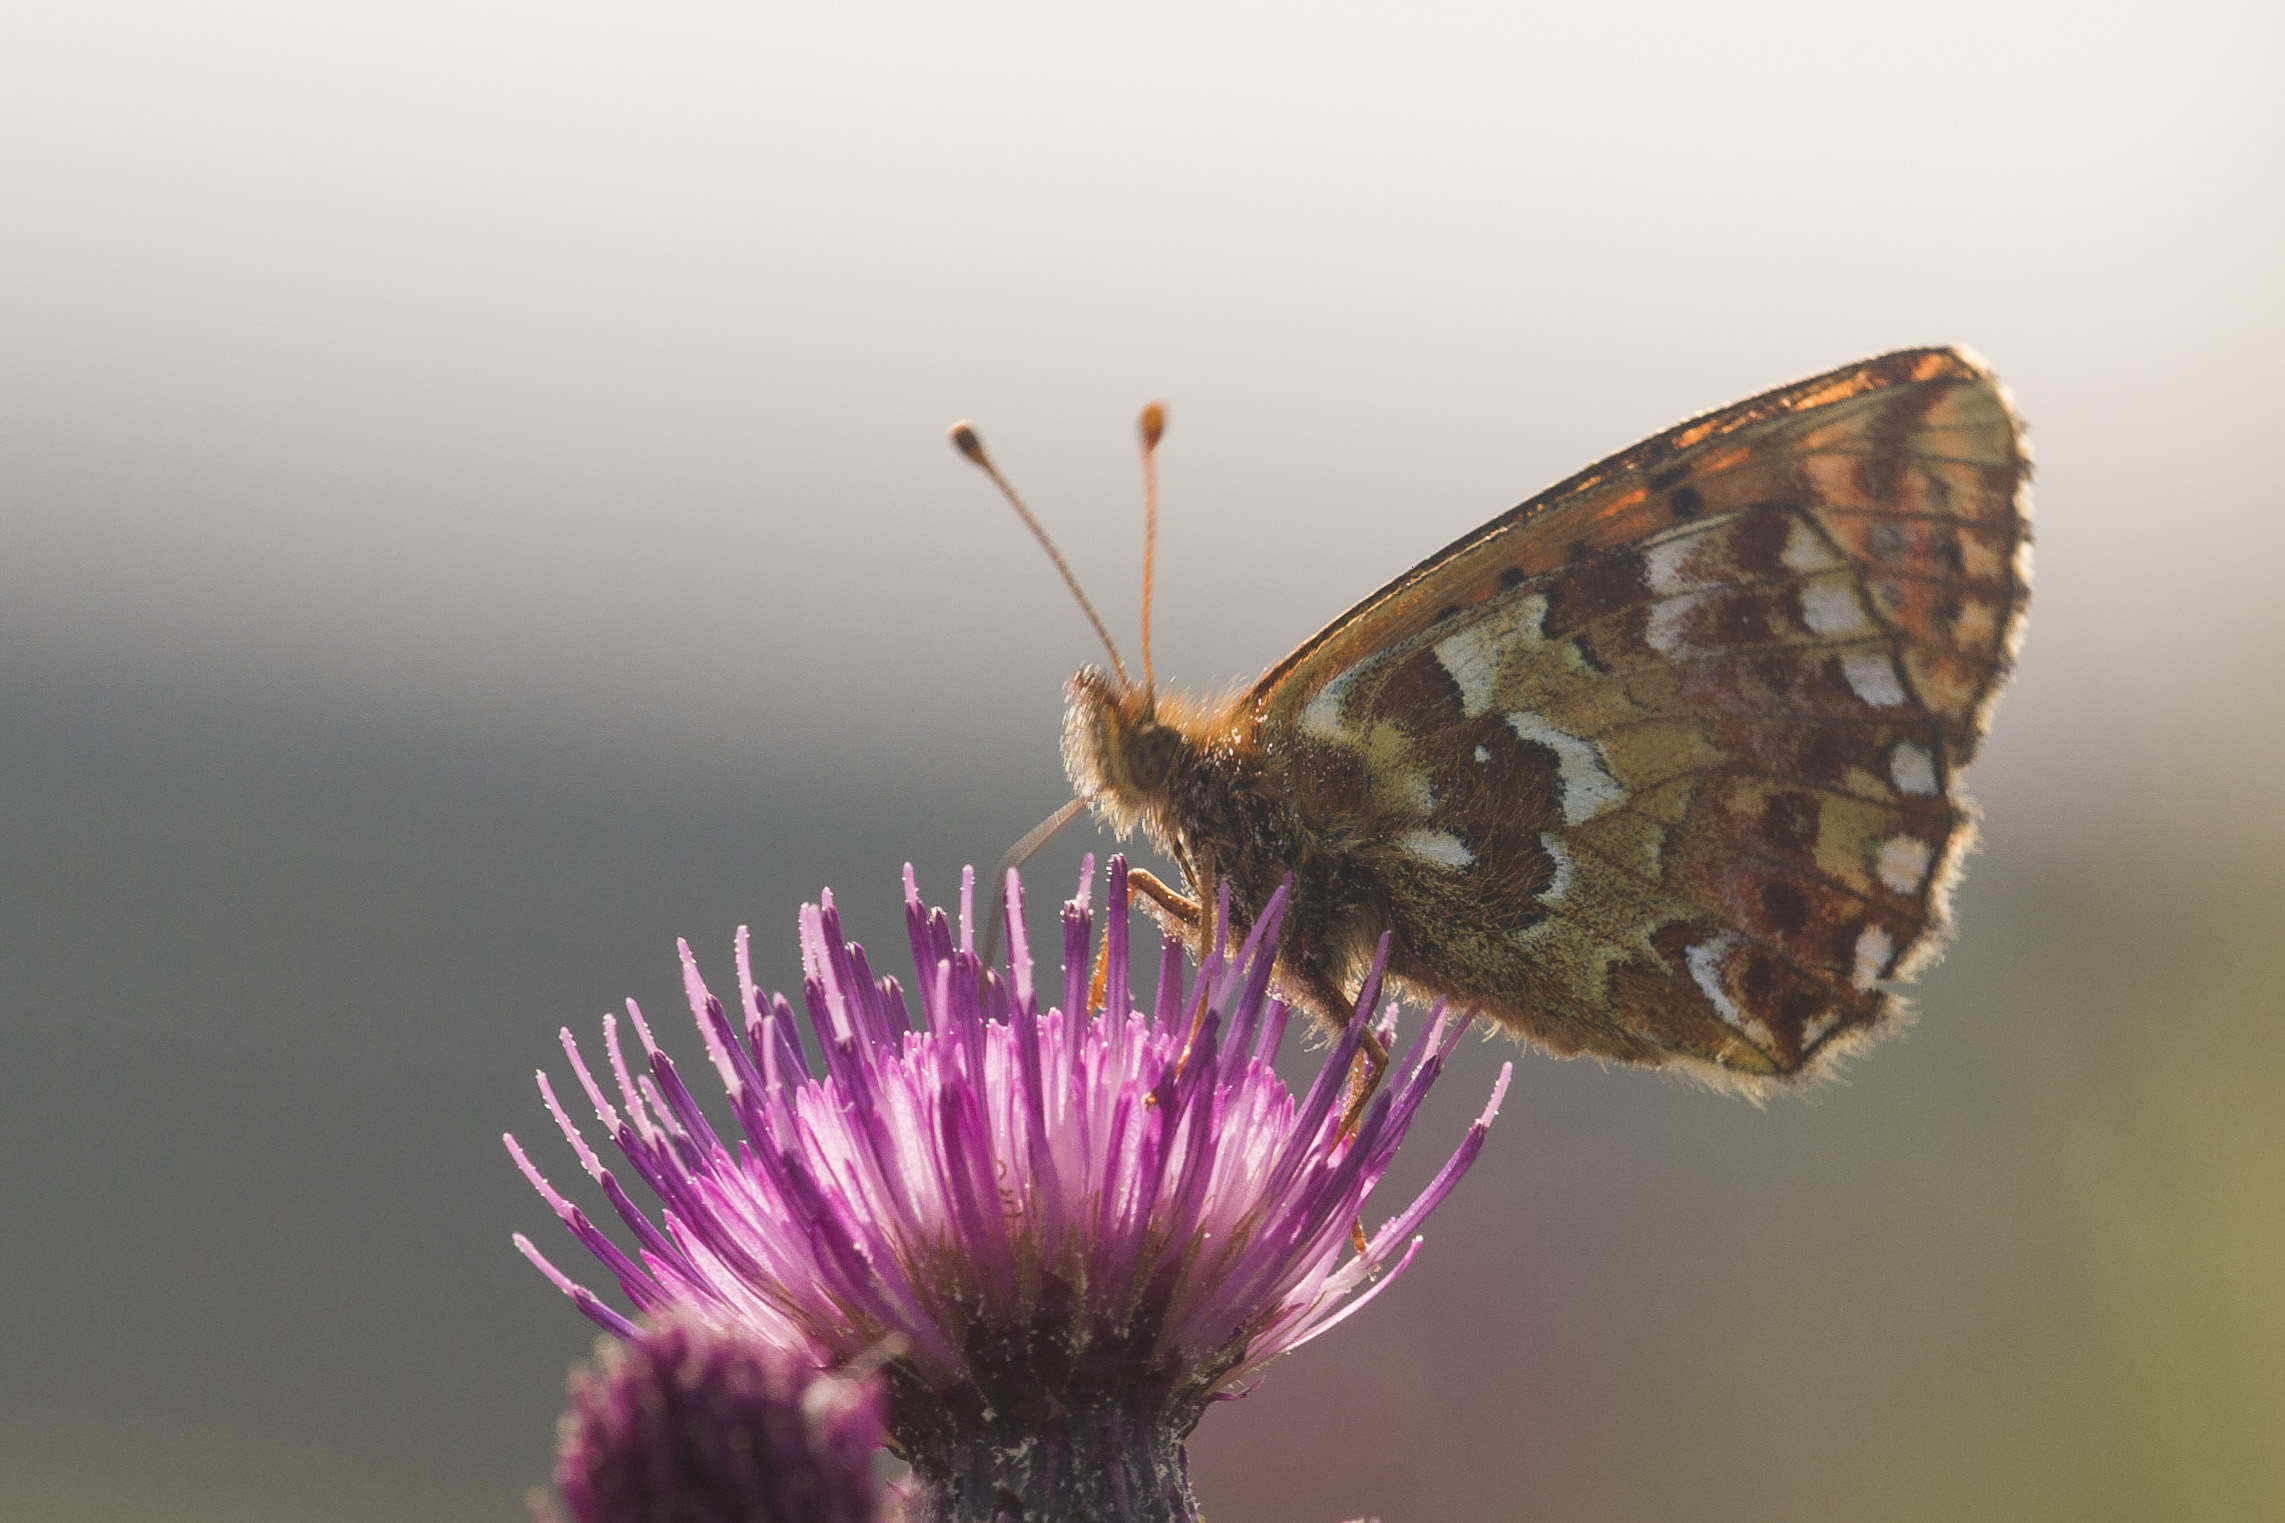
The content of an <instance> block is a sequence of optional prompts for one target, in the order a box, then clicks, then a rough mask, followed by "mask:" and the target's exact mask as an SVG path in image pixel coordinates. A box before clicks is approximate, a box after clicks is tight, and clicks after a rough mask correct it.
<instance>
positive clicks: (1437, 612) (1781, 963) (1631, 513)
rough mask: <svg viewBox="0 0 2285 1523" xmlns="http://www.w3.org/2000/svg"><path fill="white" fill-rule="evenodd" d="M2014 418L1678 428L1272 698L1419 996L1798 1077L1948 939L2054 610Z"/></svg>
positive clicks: (1296, 770)
mask: <svg viewBox="0 0 2285 1523" xmlns="http://www.w3.org/2000/svg"><path fill="white" fill-rule="evenodd" d="M2026 471H2027V468H2026V464H2025V460H2024V456H2023V451H2022V448H2021V444H2020V439H2019V434H2018V428H2017V425H2016V423H2015V420H2014V417H2013V415H2012V413H2011V412H2010V411H2009V409H2008V406H2007V403H2006V400H2005V398H2004V395H2003V394H2002V393H2001V392H2000V391H1999V389H1998V387H1997V385H1996V383H1994V382H1993V381H1992V380H1991V378H1990V376H1989V375H1988V373H1986V372H1985V371H1984V370H1983V369H1982V367H1980V366H1978V365H1976V364H1975V363H1974V362H1973V361H1971V360H1968V359H1966V358H1965V357H1963V356H1960V355H1958V354H1957V353H1955V352H1953V351H1947V350H1922V351H1910V352H1907V353H1903V354H1897V355H1888V356H1883V357H1881V358H1879V359H1876V360H1872V361H1867V362H1865V363H1864V364H1862V365H1858V366H1853V367H1849V368H1847V369H1845V370H1841V371H1836V372H1834V373H1833V374H1831V375H1829V376H1823V377H1818V378H1816V379H1814V380H1811V381H1806V382H1802V383H1799V384H1797V385H1795V386H1792V387H1788V388H1783V389H1781V390H1779V391H1776V392H1772V393H1769V394H1768V395H1766V396H1763V397H1758V398H1755V399H1753V400H1751V401H1748V402H1744V403H1740V404H1738V405H1737V406H1735V407H1732V408H1729V409H1725V410H1723V411H1722V412H1718V413H1714V414H1710V415H1708V416H1707V417H1704V418H1701V419H1697V420H1694V421H1692V422H1690V423H1686V424H1684V425H1681V426H1679V427H1677V428H1675V429H1673V430H1670V431H1669V432H1668V433H1666V434H1663V435H1660V436H1659V437H1657V438H1655V439H1652V440H1650V441H1647V442H1646V443H1644V444H1642V445H1638V446H1636V447H1635V448H1634V449H1632V450H1629V451H1627V452H1625V453H1624V454H1621V455H1619V456H1616V457H1613V459H1612V460H1610V461H1606V462H1604V463H1603V464H1601V465H1599V466H1596V467H1593V468H1591V469H1590V470H1588V471H1586V472H1583V473H1581V475H1580V476H1578V477H1574V478H1573V479H1572V480H1571V481H1570V482H1567V483H1564V484H1563V485H1562V486H1560V487H1557V488H1556V489H1554V490H1552V491H1550V492H1548V493H1546V494H1543V495H1542V496H1541V497H1539V498H1536V499H1534V500H1533V501H1532V502H1530V503H1527V504H1525V505H1524V506H1523V507H1522V508H1519V509H1517V510H1515V511H1514V512H1513V513H1510V514H1508V515H1506V516H1504V517H1503V518H1501V519H1498V520H1495V521H1494V522H1493V523H1491V524H1489V525H1486V526H1485V527H1484V528H1483V529H1481V530H1479V531H1477V532H1476V533H1475V534H1473V535H1471V536H1469V537H1468V538H1467V539H1465V540H1463V541H1461V542H1460V543H1459V544H1458V545H1455V546H1454V547H1452V548H1451V549H1450V550H1448V551H1446V552H1445V553H1444V554H1443V555H1441V556H1439V557H1437V558H1436V559H1434V560H1432V561H1431V562H1428V563H1425V564H1424V565H1423V566H1422V567H1420V568H1417V569H1416V570H1415V571H1413V572H1411V573H1408V574H1407V575H1406V576H1405V577H1402V578H1399V579H1398V580H1397V581H1396V582H1394V583H1392V584H1390V586H1389V587H1388V588H1386V589H1384V590H1383V591H1382V592H1381V593H1379V594H1376V595H1375V596H1374V597H1373V598H1371V599H1368V600H1366V602H1364V603H1363V604H1360V605H1359V606H1358V608H1357V609H1355V610H1353V611H1352V612H1351V614H1349V615H1348V616H1346V617H1345V618H1344V619H1343V620H1341V621H1338V622H1337V623H1336V624H1335V625H1333V626H1332V627H1330V628H1329V629H1328V630H1327V631H1326V632H1325V633H1323V634H1321V635H1320V636H1318V637H1317V638H1316V639H1315V640H1312V641H1311V642H1309V644H1307V645H1305V646H1303V647H1302V649H1301V650H1299V651H1297V652H1296V653H1295V655H1294V656H1293V657H1291V658H1289V659H1288V660H1287V661H1286V662H1285V663H1283V664H1281V666H1280V667H1278V668H1277V669H1275V670H1273V671H1272V672H1271V673H1270V675H1269V676H1268V677H1266V678H1265V679H1264V680H1263V682H1262V683H1261V684H1260V685H1258V686H1257V687H1256V689H1255V690H1254V695H1253V712H1254V716H1255V720H1256V724H1257V726H1258V729H1257V734H1258V736H1259V738H1260V742H1261V745H1262V749H1263V753H1264V755H1265V757H1266V758H1268V760H1269V763H1270V765H1271V766H1273V767H1274V768H1277V769H1279V771H1280V773H1281V775H1282V776H1283V777H1285V778H1286V779H1287V780H1288V782H1289V784H1290V786H1289V788H1288V789H1287V790H1286V791H1287V793H1288V796H1290V797H1292V798H1294V799H1296V800H1297V801H1298V802H1299V804H1300V805H1301V807H1303V808H1304V809H1306V810H1308V811H1309V812H1310V813H1311V814H1312V815H1313V816H1315V818H1313V819H1312V821H1311V827H1310V828H1311V829H1312V830H1315V831H1319V832H1321V833H1322V834H1323V836H1324V838H1325V839H1328V840H1339V841H1342V842H1343V843H1345V849H1347V850H1349V851H1351V852H1352V853H1353V854H1354V856H1355V857H1356V859H1357V860H1358V862H1359V863H1360V864H1361V865H1362V866H1364V867H1365V868H1366V870H1367V875H1368V876H1369V877H1370V878H1372V879H1373V880H1374V881H1376V882H1377V883H1378V884H1379V886H1380V892H1381V893H1382V894H1383V895H1385V902H1386V913H1387V919H1388V923H1389V925H1390V927H1391V929H1393V930H1394V932H1395V933H1396V950H1395V952H1394V953H1393V960H1392V970H1393V971H1397V972H1400V973H1401V974H1402V975H1403V976H1404V977H1405V979H1406V981H1407V982H1409V983H1411V984H1412V985H1413V986H1414V987H1416V988H1417V989H1419V990H1421V991H1422V992H1430V993H1439V994H1446V995H1449V996H1451V997H1453V998H1454V999H1455V1001H1456V1002H1458V1003H1460V1004H1461V1005H1463V1006H1466V1007H1471V1008H1474V1009H1476V1010H1477V1011H1478V1012H1479V1013H1482V1014H1484V1015H1487V1016H1490V1017H1492V1018H1495V1019H1498V1020H1500V1021H1501V1022H1502V1023H1504V1024H1506V1025H1508V1026H1510V1027H1511V1028H1514V1029H1517V1030H1519V1031H1521V1032H1523V1033H1525V1034H1527V1035H1530V1036H1532V1037H1534V1038H1535V1039H1537V1040H1538V1041H1540V1042H1541V1043H1542V1044H1543V1045H1546V1046H1548V1047H1550V1048H1552V1049H1554V1050H1557V1051H1586V1052H1592V1053H1597V1054H1601V1055H1605V1056H1610V1057H1616V1058H1621V1059H1626V1060H1630V1061H1643V1062H1673V1061H1681V1062H1684V1063H1687V1064H1691V1065H1693V1066H1700V1067H1702V1068H1704V1069H1705V1070H1707V1071H1709V1072H1718V1073H1730V1074H1751V1073H1767V1074H1791V1073H1796V1072H1799V1071H1802V1070H1803V1069H1805V1068H1808V1067H1810V1066H1812V1065H1815V1064H1817V1063H1819V1062H1821V1061H1822V1060H1823V1059H1824V1058H1825V1057H1827V1056H1828V1055H1829V1054H1831V1053H1834V1052H1837V1051H1839V1050H1842V1049H1843V1048H1845V1047H1846V1046H1848V1045H1850V1044H1851V1039H1852V1038H1853V1037H1855V1036H1858V1035H1861V1034H1862V1033H1865V1032H1868V1031H1870V1030H1872V1029H1873V1028H1875V1027H1877V1026H1879V1025H1880V1024H1881V1023H1882V1022H1883V1020H1884V1019H1886V1018H1887V1017H1888V1016H1889V1015H1890V1014H1891V1011H1892V1008H1893V1004H1894V1000H1893V996H1892V995H1891V994H1890V993H1889V992H1888V991H1887V990H1886V988H1885V987H1884V985H1885V984H1886V982H1887V981H1888V980H1890V979H1892V978H1895V977H1898V976H1901V975H1902V974H1904V973H1906V972H1908V971H1910V968H1911V967H1912V966H1913V965H1914V964H1915V963H1916V962H1918V961H1921V960H1924V959H1925V957H1926V956H1927V955H1928V953H1929V952H1930V951H1932V950H1933V948H1934V946H1935V944H1936V942H1937V941H1938V939H1939V938H1940V933H1941V930H1942V927H1943V922H1944V918H1945V905H1944V892H1945V887H1946V884H1947V881H1948V875H1949V872H1950V870H1951V868H1952V866H1953V865H1954V864H1955V863H1956V861H1957V858H1958V856H1959V854H1960V853H1961V852H1962V851H1963V850H1964V849H1965V846H1966V843H1967V838H1968V836H1969V834H1970V826H1969V811H1968V806H1967V804H1966V803H1965V801H1964V800H1962V799H1960V798H1959V797H1957V795H1956V791H1955V788H1954V778H1955V776H1956V774H1957V772H1958V771H1959V769H1960V768H1961V767H1963V766H1964V765H1965V764H1966V762H1967V761H1968V759H1969V758H1970V757H1971V756H1972V755H1973V753H1974V751H1975V748H1976V745H1977V743H1978V741H1979V739H1980V737H1981V734H1982V727H1983V723H1984V719H1985V717H1986V713H1985V711H1986V709H1987V708H1988V705H1989V700H1990V697H1991V695H1992V694H1993V693H1994V692H1995V691H1996V689H1997V687H1998V685H1999V682H2000V681H2001V679H2002V678H2003V677H2004V675H2005V671H2006V668H2007V666H2008V663H2009V661H2010V659H2011V656H2012V644H2013V640H2014V636H2015V631H2016V628H2017V626H2018V623H2019V621H2020V617H2021V613H2022V608H2023V603H2024V598H2025V592H2026V577H2025V570H2026V568H2025V551H2026V541H2027V534H2026V525H2025V521H2024V507H2023V485H2024V480H2025V476H2026Z"/></svg>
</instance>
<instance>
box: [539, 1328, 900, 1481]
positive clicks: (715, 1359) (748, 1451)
mask: <svg viewBox="0 0 2285 1523" xmlns="http://www.w3.org/2000/svg"><path fill="white" fill-rule="evenodd" d="M597 1365H598V1368H596V1369H593V1370H587V1369H582V1370H580V1371H578V1372H577V1373H575V1374H574V1375H573V1377H572V1382H571V1410H570V1411H569V1412H566V1413H565V1414H564V1417H563V1427H562V1433H561V1435H560V1436H559V1439H558V1443H557V1455H556V1470H555V1483H556V1487H557V1489H558V1490H560V1491H561V1492H562V1493H563V1502H564V1506H565V1507H567V1508H568V1509H570V1512H571V1516H572V1518H573V1519H574V1520H575V1523H879V1520H880V1517H881V1506H882V1495H881V1486H880V1483H879V1482H878V1481H877V1480H875V1479H874V1476H873V1453H874V1451H875V1450H877V1449H878V1448H880V1445H881V1437H882V1427H881V1424H882V1395H881V1384H880V1381H879V1379H878V1378H869V1379H845V1378H843V1377H841V1376H836V1375H826V1374H821V1373H820V1372H819V1371H818V1370H817V1368H816V1367H815V1366H814V1365H813V1364H811V1363H810V1361H809V1360H808V1359H806V1358H805V1357H803V1356H802V1355H800V1354H798V1353H794V1352H791V1351H789V1350H786V1349H782V1348H776V1347H773V1346H771V1345H769V1344H767V1343H763V1342H760V1341H759V1340H757V1339H754V1338H750V1337H747V1336H745V1335H744V1334H743V1333H742V1332H741V1331H730V1330H725V1329H723V1328H719V1327H716V1326H713V1325H711V1324H709V1323H707V1322H705V1321H703V1320H701V1319H699V1318H696V1317H690V1316H682V1317H670V1318H667V1319H665V1320H662V1321H660V1322H659V1323H657V1324H656V1325H655V1326H652V1327H648V1328H645V1329H643V1330H641V1331H640V1332H638V1333H637V1334H636V1335H635V1337H634V1338H632V1339H631V1340H629V1341H628V1342H627V1343H626V1344H625V1345H624V1346H623V1347H621V1346H615V1345H610V1344H606V1345H605V1346H604V1348H603V1349H602V1350H601V1352H600V1353H599V1355H598V1358H597Z"/></svg>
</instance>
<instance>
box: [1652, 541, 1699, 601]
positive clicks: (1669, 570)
mask: <svg viewBox="0 0 2285 1523" xmlns="http://www.w3.org/2000/svg"><path fill="white" fill-rule="evenodd" d="M1704 539H1705V536H1703V535H1701V534H1692V535H1688V536H1685V537H1683V538H1680V539H1670V540H1666V541H1664V542H1663V543H1660V544H1655V545H1652V546H1651V547H1650V548H1649V549H1647V550H1645V551H1643V552H1642V579H1643V581H1644V582H1645V583H1647V584H1648V585H1649V587H1650V590H1651V591H1652V592H1655V593H1658V594H1660V595H1661V596H1664V595H1665V594H1667V593H1673V592H1686V591H1688V590H1689V589H1691V588H1693V587H1703V586H1705V585H1707V579H1706V578H1705V577H1702V576H1692V575H1690V574H1689V573H1688V572H1687V571H1685V570H1684V569H1683V567H1684V565H1685V564H1686V563H1687V562H1688V561H1689V559H1690V557H1691V556H1692V555H1694V554H1695V553H1697V552H1698V551H1699V550H1701V549H1703V548H1704V547H1705V546H1704Z"/></svg>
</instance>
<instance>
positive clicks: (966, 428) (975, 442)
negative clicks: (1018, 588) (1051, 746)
mask: <svg viewBox="0 0 2285 1523" xmlns="http://www.w3.org/2000/svg"><path fill="white" fill-rule="evenodd" d="M951 437H952V447H953V448H954V449H956V450H958V451H959V452H960V453H961V454H963V455H965V456H967V457H968V463H969V464H970V465H973V466H974V467H975V468H976V469H977V470H979V471H982V472H983V473H984V474H985V475H987V476H989V477H991V478H992V485H994V486H996V487H998V488H999V489H1000V495H1001V496H1002V497H1005V498H1006V499H1007V500H1008V506H1009V507H1011V508H1014V509H1015V510H1016V516H1017V517H1018V518H1020V519H1022V520H1023V521H1024V527H1025V528H1027V529H1029V530H1031V537H1032V538H1033V539H1036V540H1038V541H1039V547H1040V548H1041V549H1042V550H1045V551H1046V552H1047V558H1048V559H1049V560H1051V561H1053V562H1055V569H1056V570H1057V571H1060V572H1062V573H1063V585H1064V586H1066V587H1068V588H1070V589H1071V595H1072V597H1074V598H1076V599H1078V601H1079V611H1080V612H1081V613H1084V614H1085V615H1087V622H1088V623H1090V624H1092V625H1094V626H1095V633H1096V634H1098V635H1100V636H1101V637H1102V640H1103V649H1105V650H1107V651H1109V652H1110V653H1111V666H1112V667H1113V668H1114V669H1115V670H1116V671H1117V672H1118V674H1119V685H1120V686H1121V687H1133V686H1134V683H1133V681H1132V680H1130V679H1129V678H1128V676H1127V664H1126V663H1125V662H1124V661H1121V660H1120V659H1119V648H1118V647H1117V646H1116V645H1113V644H1112V643H1111V632H1110V631H1109V630H1108V629H1105V628H1104V627H1103V620H1102V619H1101V617H1100V616H1098V615H1097V614H1096V612H1095V605H1094V604H1092V603H1090V602H1088V601H1087V594H1086V593H1084V592H1082V591H1080V590H1079V578H1077V577H1075V576H1073V575H1072V574H1071V567H1070V565H1069V563H1067V562H1066V561H1065V560H1064V559H1063V552H1062V551H1060V550H1058V549H1056V548H1055V541H1054V540H1052V539H1049V538H1048V537H1047V531H1046V530H1045V529H1043V528H1041V527H1040V526H1039V520H1038V519H1036V518H1034V517H1032V515H1031V509H1029V508H1027V507H1025V506H1024V505H1023V499H1022V498H1021V497H1018V496H1017V495H1016V489H1015V488H1014V487H1012V486H1009V485H1008V479H1007V477H1005V476H1002V475H1001V474H1000V468H999V467H998V466H996V465H994V464H992V457H991V456H990V455H987V454H985V453H984V441H983V440H981V439H979V438H977V437H976V429H975V426H974V425H973V424H969V423H955V424H953V425H952V436H951Z"/></svg>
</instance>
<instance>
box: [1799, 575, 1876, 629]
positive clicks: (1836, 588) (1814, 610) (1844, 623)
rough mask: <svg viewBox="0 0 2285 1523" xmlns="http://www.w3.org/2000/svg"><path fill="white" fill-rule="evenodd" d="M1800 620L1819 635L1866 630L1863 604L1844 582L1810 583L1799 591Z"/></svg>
mask: <svg viewBox="0 0 2285 1523" xmlns="http://www.w3.org/2000/svg"><path fill="white" fill-rule="evenodd" d="M1801 618H1802V620H1803V622H1805V623H1806V624H1808V626H1809V627H1810V628H1811V629H1813V630H1815V631H1816V632H1817V633H1818V634H1821V635H1845V634H1850V633H1853V632H1854V631H1856V630H1860V629H1868V628H1870V627H1871V621H1870V620H1868V619H1867V618H1866V617H1865V611H1864V604H1862V603H1860V602H1858V601H1857V594H1856V589H1854V588H1852V587H1851V586H1849V584H1848V583H1846V582H1811V583H1809V584H1807V585H1806V586H1804V587H1803V588H1802V589H1801Z"/></svg>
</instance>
